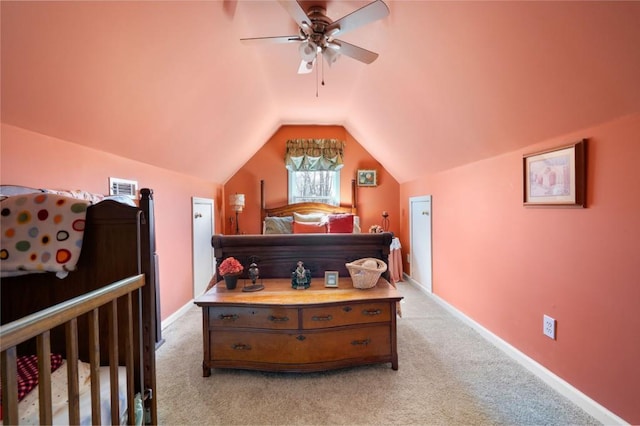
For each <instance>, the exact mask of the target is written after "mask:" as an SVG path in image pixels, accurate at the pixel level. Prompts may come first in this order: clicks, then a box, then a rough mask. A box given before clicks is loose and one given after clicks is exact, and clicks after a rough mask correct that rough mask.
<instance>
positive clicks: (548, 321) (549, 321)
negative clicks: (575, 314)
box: [542, 315, 556, 340]
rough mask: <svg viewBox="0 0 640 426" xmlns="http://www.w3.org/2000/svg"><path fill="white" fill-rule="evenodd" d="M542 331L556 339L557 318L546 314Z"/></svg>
mask: <svg viewBox="0 0 640 426" xmlns="http://www.w3.org/2000/svg"><path fill="white" fill-rule="evenodd" d="M542 332H543V333H544V335H545V336H547V337H550V338H552V339H553V340H556V320H555V319H553V318H551V317H550V316H549V315H544V316H543V320H542Z"/></svg>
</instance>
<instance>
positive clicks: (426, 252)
mask: <svg viewBox="0 0 640 426" xmlns="http://www.w3.org/2000/svg"><path fill="white" fill-rule="evenodd" d="M409 212H410V214H411V224H410V226H411V255H410V256H409V262H410V264H409V270H410V272H411V274H410V276H411V279H412V280H413V281H415V282H416V283H418V284H419V285H420V286H421V287H423V288H424V289H425V290H427V291H428V292H432V291H433V288H432V287H433V286H432V282H431V276H432V274H431V195H425V196H421V197H411V198H409Z"/></svg>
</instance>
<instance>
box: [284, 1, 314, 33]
mask: <svg viewBox="0 0 640 426" xmlns="http://www.w3.org/2000/svg"><path fill="white" fill-rule="evenodd" d="M278 3H280V5H281V6H282V7H284V8H285V10H286V11H287V12H288V13H289V15H291V17H292V18H293V20H294V21H296V23H297V24H298V26H299V27H300V29H301V30H302V32H303V33H305V34H306V35H309V34H311V33H312V32H313V31H312V30H311V19H309V16H307V13H306V12H305V11H304V9H303V8H302V6H300V5H299V4H298V2H297V1H295V0H279V1H278Z"/></svg>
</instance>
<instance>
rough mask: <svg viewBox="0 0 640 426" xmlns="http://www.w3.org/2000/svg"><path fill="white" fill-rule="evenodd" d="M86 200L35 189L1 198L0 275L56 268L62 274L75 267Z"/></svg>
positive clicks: (59, 274)
mask: <svg viewBox="0 0 640 426" xmlns="http://www.w3.org/2000/svg"><path fill="white" fill-rule="evenodd" d="M90 204H91V201H88V200H79V199H73V198H69V197H65V196H62V195H57V194H46V193H34V194H26V195H17V196H13V197H8V198H6V199H4V200H2V202H1V210H0V211H1V216H0V221H1V225H2V226H1V227H0V229H2V237H1V242H0V267H1V268H0V269H1V270H2V276H10V275H18V274H21V273H28V272H56V273H58V276H59V277H61V278H62V277H64V276H66V274H67V273H68V272H69V271H73V270H75V269H76V264H77V262H78V258H79V257H80V250H81V248H82V237H83V235H84V226H85V218H86V212H87V207H88V206H89V205H90Z"/></svg>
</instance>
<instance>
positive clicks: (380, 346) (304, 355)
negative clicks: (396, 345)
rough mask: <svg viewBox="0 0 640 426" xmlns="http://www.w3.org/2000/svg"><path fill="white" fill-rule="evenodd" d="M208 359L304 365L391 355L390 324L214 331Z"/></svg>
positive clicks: (211, 336)
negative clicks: (301, 330) (300, 330)
mask: <svg viewBox="0 0 640 426" xmlns="http://www.w3.org/2000/svg"><path fill="white" fill-rule="evenodd" d="M210 343H211V351H210V356H211V361H214V362H216V361H218V362H220V361H222V362H226V361H246V362H259V363H271V364H304V363H317V362H331V361H340V360H348V359H362V358H372V357H386V356H390V355H391V331H390V327H389V325H373V326H363V327H360V328H357V329H346V330H334V331H319V332H307V333H297V332H293V331H287V332H266V331H265V332H251V331H248V330H247V331H242V330H232V331H228V330H213V331H211V332H210Z"/></svg>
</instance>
